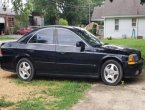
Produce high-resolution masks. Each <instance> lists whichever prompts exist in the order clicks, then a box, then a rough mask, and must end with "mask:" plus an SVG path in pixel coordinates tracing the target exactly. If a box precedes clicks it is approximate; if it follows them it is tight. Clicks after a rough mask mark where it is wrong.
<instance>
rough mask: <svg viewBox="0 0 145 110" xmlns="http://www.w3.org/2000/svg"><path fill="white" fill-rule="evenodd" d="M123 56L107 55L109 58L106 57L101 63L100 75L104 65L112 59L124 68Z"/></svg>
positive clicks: (99, 67)
mask: <svg viewBox="0 0 145 110" xmlns="http://www.w3.org/2000/svg"><path fill="white" fill-rule="evenodd" d="M121 58H122V56H121V55H107V56H104V57H103V58H102V59H101V60H100V61H99V66H98V73H100V71H101V67H102V65H103V63H104V62H105V61H107V60H111V59H114V60H116V61H118V62H119V63H120V64H121V65H122V67H123V68H124V65H123V63H124V62H123V61H122V59H121Z"/></svg>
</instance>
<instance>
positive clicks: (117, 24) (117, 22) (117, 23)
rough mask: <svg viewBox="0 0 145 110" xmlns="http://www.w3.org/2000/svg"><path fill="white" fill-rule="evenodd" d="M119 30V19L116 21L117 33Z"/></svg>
mask: <svg viewBox="0 0 145 110" xmlns="http://www.w3.org/2000/svg"><path fill="white" fill-rule="evenodd" d="M118 30H119V19H115V31H118Z"/></svg>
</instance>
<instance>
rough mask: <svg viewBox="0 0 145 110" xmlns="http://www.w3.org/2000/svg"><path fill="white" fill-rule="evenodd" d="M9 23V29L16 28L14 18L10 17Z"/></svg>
mask: <svg viewBox="0 0 145 110" xmlns="http://www.w3.org/2000/svg"><path fill="white" fill-rule="evenodd" d="M8 23H9V27H10V28H11V27H14V25H15V23H14V18H13V17H9V18H8Z"/></svg>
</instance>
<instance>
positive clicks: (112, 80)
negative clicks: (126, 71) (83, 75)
mask: <svg viewBox="0 0 145 110" xmlns="http://www.w3.org/2000/svg"><path fill="white" fill-rule="evenodd" d="M122 77H123V70H122V66H121V64H120V63H119V62H117V61H115V60H108V61H106V62H105V63H104V64H103V66H102V68H101V78H102V80H103V82H104V83H105V84H107V85H112V86H115V85H117V84H119V83H120V82H121V80H122Z"/></svg>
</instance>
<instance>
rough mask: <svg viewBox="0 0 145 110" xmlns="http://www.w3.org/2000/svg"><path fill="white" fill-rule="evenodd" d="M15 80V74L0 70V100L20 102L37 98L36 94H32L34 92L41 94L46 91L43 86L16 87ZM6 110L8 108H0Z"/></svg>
mask: <svg viewBox="0 0 145 110" xmlns="http://www.w3.org/2000/svg"><path fill="white" fill-rule="evenodd" d="M16 78H17V75H16V74H14V73H10V72H6V71H3V70H0V98H2V97H4V98H5V100H7V101H11V102H14V103H16V102H18V101H21V100H26V99H31V98H34V97H35V95H36V97H38V95H37V94H33V93H34V92H35V91H37V92H41V91H43V90H46V89H47V87H43V86H39V87H38V86H29V85H28V86H26V87H24V86H23V85H17V84H16V83H15V82H14V79H16ZM32 94H33V95H32ZM8 109H10V108H6V109H4V108H3V109H2V108H0V110H8Z"/></svg>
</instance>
